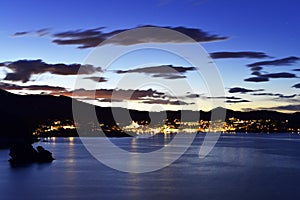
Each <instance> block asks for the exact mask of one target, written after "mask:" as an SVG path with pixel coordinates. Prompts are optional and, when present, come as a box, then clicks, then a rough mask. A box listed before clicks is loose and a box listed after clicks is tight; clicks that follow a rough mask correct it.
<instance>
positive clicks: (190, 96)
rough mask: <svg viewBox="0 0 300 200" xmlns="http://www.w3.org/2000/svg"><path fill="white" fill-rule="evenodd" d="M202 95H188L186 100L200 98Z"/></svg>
mask: <svg viewBox="0 0 300 200" xmlns="http://www.w3.org/2000/svg"><path fill="white" fill-rule="evenodd" d="M200 96H201V95H200V94H188V95H186V96H185V97H186V98H192V99H193V98H199V97H200Z"/></svg>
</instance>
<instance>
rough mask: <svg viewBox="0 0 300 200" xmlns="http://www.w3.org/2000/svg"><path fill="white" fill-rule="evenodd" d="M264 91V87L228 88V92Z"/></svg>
mask: <svg viewBox="0 0 300 200" xmlns="http://www.w3.org/2000/svg"><path fill="white" fill-rule="evenodd" d="M260 91H264V89H256V90H253V89H246V88H241V87H233V88H230V89H229V91H228V92H229V93H248V92H260Z"/></svg>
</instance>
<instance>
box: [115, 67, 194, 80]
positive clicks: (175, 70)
mask: <svg viewBox="0 0 300 200" xmlns="http://www.w3.org/2000/svg"><path fill="white" fill-rule="evenodd" d="M195 70H196V68H195V67H177V66H173V65H161V66H151V67H143V68H136V69H130V70H118V71H116V73H118V74H125V73H143V74H149V75H151V76H152V77H161V78H165V79H181V78H185V77H186V76H184V75H182V74H184V73H186V72H188V71H195Z"/></svg>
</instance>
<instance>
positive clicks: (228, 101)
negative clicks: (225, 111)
mask: <svg viewBox="0 0 300 200" xmlns="http://www.w3.org/2000/svg"><path fill="white" fill-rule="evenodd" d="M248 102H251V101H249V100H246V99H242V100H226V101H225V103H248Z"/></svg>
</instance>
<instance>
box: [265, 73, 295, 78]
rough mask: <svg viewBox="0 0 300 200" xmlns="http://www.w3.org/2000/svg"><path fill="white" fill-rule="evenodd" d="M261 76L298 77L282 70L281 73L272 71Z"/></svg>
mask: <svg viewBox="0 0 300 200" xmlns="http://www.w3.org/2000/svg"><path fill="white" fill-rule="evenodd" d="M260 77H265V78H296V77H297V76H296V75H295V74H292V73H288V72H280V73H270V74H262V75H260Z"/></svg>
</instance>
